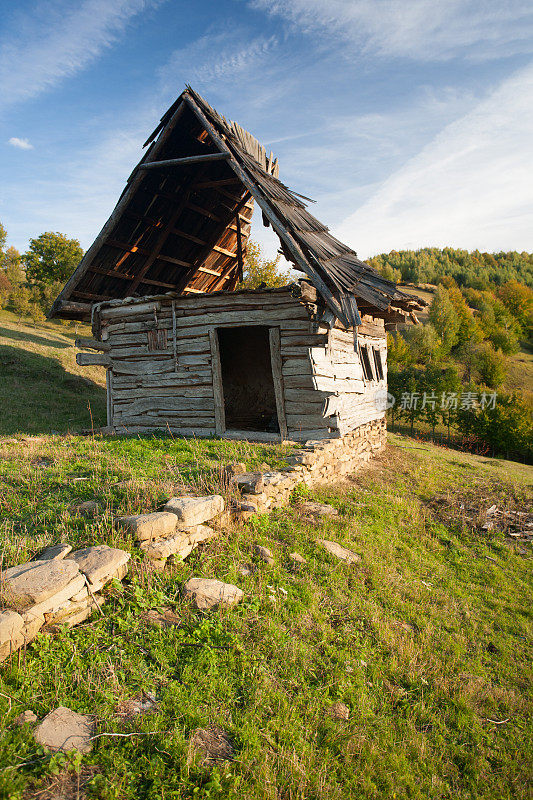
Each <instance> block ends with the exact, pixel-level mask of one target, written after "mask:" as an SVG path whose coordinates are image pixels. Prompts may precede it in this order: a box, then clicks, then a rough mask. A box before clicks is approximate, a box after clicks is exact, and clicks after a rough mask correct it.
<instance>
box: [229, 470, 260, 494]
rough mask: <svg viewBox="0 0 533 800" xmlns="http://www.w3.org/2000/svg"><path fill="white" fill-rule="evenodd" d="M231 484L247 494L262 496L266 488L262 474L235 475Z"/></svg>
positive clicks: (245, 473) (244, 473)
mask: <svg viewBox="0 0 533 800" xmlns="http://www.w3.org/2000/svg"><path fill="white" fill-rule="evenodd" d="M231 482H232V483H233V484H234V486H236V487H237V489H239V490H240V491H241V492H246V494H261V492H262V491H263V489H264V486H265V479H264V478H263V473H262V472H243V473H242V474H240V475H234V476H233V477H232V479H231Z"/></svg>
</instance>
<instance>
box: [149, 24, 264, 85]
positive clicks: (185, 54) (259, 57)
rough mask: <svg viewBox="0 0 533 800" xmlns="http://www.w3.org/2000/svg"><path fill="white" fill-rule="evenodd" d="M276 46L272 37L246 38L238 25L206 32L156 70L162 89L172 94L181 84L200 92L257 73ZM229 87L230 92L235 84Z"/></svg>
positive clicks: (248, 36) (174, 53)
mask: <svg viewBox="0 0 533 800" xmlns="http://www.w3.org/2000/svg"><path fill="white" fill-rule="evenodd" d="M276 44H277V40H276V38H275V37H274V36H271V37H265V36H257V37H255V38H250V35H249V32H248V31H246V30H244V29H243V28H240V27H239V26H233V27H232V28H231V29H229V28H228V29H224V30H222V31H218V32H217V33H207V34H205V36H202V37H200V38H199V39H196V40H195V41H193V42H191V43H190V44H188V45H186V46H185V47H182V48H180V49H179V50H175V51H174V52H173V53H172V55H171V56H170V58H169V59H168V61H167V63H166V64H165V65H164V66H163V67H161V69H160V70H159V77H160V81H161V85H162V89H163V91H171V92H173V93H174V94H176V93H177V92H176V90H177V89H178V90H181V87H182V86H183V84H184V83H190V84H192V85H193V86H194V87H195V88H196V86H198V87H199V88H200V90H205V89H209V88H211V87H217V88H219V87H220V86H221V85H222V84H224V83H225V82H227V81H230V80H236V79H237V78H242V77H243V75H244V76H247V75H248V74H249V73H250V71H254V70H257V68H258V66H259V65H260V64H261V63H262V62H264V60H265V58H267V57H268V56H269V54H270V53H271V51H272V50H273V48H275V46H276ZM231 87H232V90H233V91H234V90H235V84H233V83H232V84H231Z"/></svg>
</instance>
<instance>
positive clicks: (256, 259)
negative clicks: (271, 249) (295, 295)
mask: <svg viewBox="0 0 533 800" xmlns="http://www.w3.org/2000/svg"><path fill="white" fill-rule="evenodd" d="M279 261H280V256H279V255H277V256H276V258H274V259H268V258H265V257H264V255H263V252H262V250H261V246H260V245H259V244H258V243H257V242H253V241H251V240H248V245H247V247H246V254H245V257H244V274H243V279H242V281H241V282H240V283H239V286H238V288H239V289H257V288H258V287H259V286H261V284H264V285H265V286H269V287H273V288H275V287H276V286H286V285H287V284H288V283H290V282H291V281H292V280H294V278H293V277H292V273H291V271H290V270H280V269H279Z"/></svg>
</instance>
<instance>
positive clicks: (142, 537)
mask: <svg viewBox="0 0 533 800" xmlns="http://www.w3.org/2000/svg"><path fill="white" fill-rule="evenodd" d="M177 523H178V517H177V516H176V514H173V513H172V512H170V511H155V512H154V513H153V514H136V515H134V516H132V517H117V519H116V520H115V527H117V528H122V529H124V530H126V531H128V532H129V533H131V534H132V535H133V536H135V538H136V539H137V540H138V541H140V542H144V541H147V540H148V541H149V540H150V539H160V538H161V537H162V536H170V535H171V534H172V533H174V531H175V530H176V525H177Z"/></svg>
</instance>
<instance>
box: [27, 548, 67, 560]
mask: <svg viewBox="0 0 533 800" xmlns="http://www.w3.org/2000/svg"><path fill="white" fill-rule="evenodd" d="M71 552H72V546H71V545H70V544H51V545H50V547H45V549H44V550H43V551H42V553H39V555H38V556H36V557H35V558H32V561H61V560H62V559H63V558H65V557H66V556H68V554H69V553H71Z"/></svg>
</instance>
